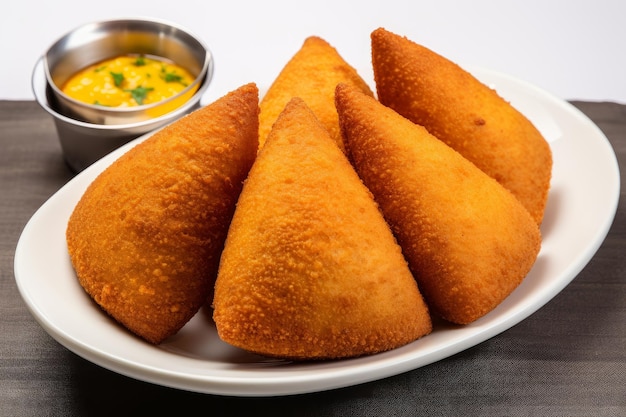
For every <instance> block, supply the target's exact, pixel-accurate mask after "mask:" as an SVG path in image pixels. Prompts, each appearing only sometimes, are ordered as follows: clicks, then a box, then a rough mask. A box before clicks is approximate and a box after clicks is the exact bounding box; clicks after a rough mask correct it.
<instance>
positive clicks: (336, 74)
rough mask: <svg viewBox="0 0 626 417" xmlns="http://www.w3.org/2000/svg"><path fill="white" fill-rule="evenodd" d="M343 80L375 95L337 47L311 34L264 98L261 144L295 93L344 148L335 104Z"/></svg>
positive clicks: (261, 116) (262, 104) (261, 144)
mask: <svg viewBox="0 0 626 417" xmlns="http://www.w3.org/2000/svg"><path fill="white" fill-rule="evenodd" d="M340 82H343V83H348V84H351V85H354V86H356V87H358V88H359V89H361V90H362V91H363V92H366V93H368V94H370V95H373V93H372V91H371V90H370V88H369V86H368V85H367V84H366V83H365V81H363V79H362V78H361V77H360V76H359V74H357V72H356V70H355V69H354V68H353V67H352V66H350V65H349V64H348V63H347V62H346V61H345V60H344V59H343V58H342V57H341V55H339V53H338V52H337V50H336V49H335V48H334V47H332V46H331V45H330V44H329V43H328V42H326V41H325V40H324V39H322V38H319V37H317V36H311V37H309V38H307V39H306V40H305V41H304V44H303V45H302V47H301V48H300V50H299V51H298V52H296V54H295V55H294V56H293V57H292V58H291V59H290V60H289V62H288V63H287V64H286V65H285V66H284V67H283V69H282V70H281V72H280V73H279V75H278V76H277V77H276V79H275V80H274V82H273V83H272V85H271V86H270V88H269V90H268V91H267V93H266V94H265V95H264V96H263V98H262V99H261V104H260V107H261V115H260V128H259V129H260V130H259V132H260V134H259V144H260V146H263V144H264V143H265V140H266V138H267V135H268V134H269V132H270V130H271V129H272V125H273V124H274V122H275V121H276V119H277V118H278V115H279V114H280V113H281V112H282V111H283V109H284V108H285V105H286V104H287V103H288V102H289V101H290V100H291V99H292V98H293V97H300V98H301V99H303V100H304V101H305V102H306V104H307V106H308V107H309V108H310V109H311V110H313V113H315V115H316V116H317V118H318V119H319V120H320V122H321V123H322V124H323V125H324V126H325V127H326V129H328V132H329V133H330V136H331V137H332V138H333V139H335V141H336V142H337V144H338V145H339V147H340V148H341V149H342V150H343V148H344V146H343V143H342V139H341V134H340V132H339V124H338V121H337V111H336V110H335V106H334V100H335V87H336V86H337V84H338V83H340Z"/></svg>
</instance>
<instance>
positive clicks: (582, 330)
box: [0, 101, 626, 416]
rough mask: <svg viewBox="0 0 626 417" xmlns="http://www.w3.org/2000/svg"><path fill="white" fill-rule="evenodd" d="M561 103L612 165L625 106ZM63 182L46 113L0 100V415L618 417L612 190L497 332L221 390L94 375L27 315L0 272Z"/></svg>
mask: <svg viewBox="0 0 626 417" xmlns="http://www.w3.org/2000/svg"><path fill="white" fill-rule="evenodd" d="M574 104H575V105H576V106H577V107H578V108H580V109H581V110H582V111H583V112H584V113H586V114H587V115H588V116H589V117H590V118H591V119H592V120H593V121H594V122H595V123H596V124H597V125H598V126H599V127H600V128H601V129H602V130H603V131H604V133H605V134H606V135H607V137H608V138H609V140H610V141H611V144H612V145H613V148H614V149H615V152H616V154H617V157H618V160H619V162H620V165H621V166H622V167H624V166H625V165H624V164H625V163H626V106H623V105H619V104H615V103H589V102H575V103H574ZM72 176H73V174H72V172H71V171H70V170H69V169H68V168H67V166H66V165H65V163H64V161H63V158H62V156H61V150H60V148H59V144H58V140H57V137H56V132H55V130H54V126H53V123H52V120H51V119H50V117H49V116H48V115H47V114H46V113H45V112H44V111H42V110H41V109H40V108H39V107H38V105H37V104H36V103H35V102H31V101H18V102H13V101H0V190H1V195H0V416H52V415H55V416H56V415H58V416H92V415H94V416H96V415H116V416H117V415H186V414H188V413H186V411H187V410H198V411H194V412H199V413H202V414H206V415H252V414H258V413H260V412H261V413H262V414H267V415H298V416H309V415H310V416H326V415H328V416H335V415H336V416H351V415H355V416H357V415H358V416H366V415H367V416H382V415H398V416H401V415H432V416H435V415H463V416H471V415H480V416H531V415H532V416H625V415H626V253H625V252H624V248H625V247H626V213H625V211H624V192H623V191H622V192H621V195H620V206H619V208H618V211H617V215H616V218H615V221H614V224H613V227H612V228H611V230H610V232H609V234H608V236H607V238H606V240H605V242H604V243H603V245H602V246H601V248H600V249H599V251H598V252H597V254H596V255H595V257H594V258H593V259H592V260H591V262H590V263H589V264H588V265H587V267H586V268H585V269H584V270H583V271H582V272H581V273H580V274H579V275H578V276H577V277H576V278H575V279H574V281H573V282H572V283H571V284H570V285H569V286H567V287H566V288H565V289H564V290H563V291H562V292H561V293H560V294H559V295H557V296H556V297H555V298H554V299H553V300H551V301H550V302H549V303H548V304H547V305H545V306H544V307H543V308H541V309H540V310H539V311H537V312H536V313H535V314H533V315H531V316H530V317H529V318H527V319H526V320H524V321H522V322H521V323H520V324H518V325H516V326H514V327H513V328H511V329H509V330H507V331H505V332H504V333H501V334H500V335H498V336H496V337H493V338H491V339H489V340H487V341H485V342H483V343H481V344H479V345H477V346H475V347H473V348H471V349H468V350H466V351H463V352H461V353H459V354H456V355H454V356H452V357H450V358H448V359H445V360H442V361H439V362H436V363H434V364H431V365H429V366H425V367H422V368H419V369H416V370H413V371H410V372H406V373H403V374H401V375H397V376H394V377H390V378H386V379H383V380H380V381H375V382H371V383H366V384H361V385H357V386H353V387H348V388H342V389H337V390H331V391H325V392H319V393H312V394H306V395H295V396H287V397H274V398H235V397H220V396H214V395H204V394H197V393H191V392H186V391H180V390H176V389H171V388H166V387H162V386H157V385H152V384H150V383H145V382H141V381H137V380H133V379H131V378H127V377H125V376H122V375H119V374H116V373H114V372H111V371H109V370H106V369H103V368H101V367H99V366H97V365H94V364H92V363H90V362H88V361H86V360H84V359H82V358H81V357H79V356H77V355H75V354H74V353H72V352H70V351H68V350H67V349H65V348H64V347H63V346H61V345H60V344H58V343H57V342H56V341H55V340H54V339H52V337H50V336H49V335H48V334H47V333H46V332H45V331H44V330H43V328H42V327H40V326H39V325H38V324H37V322H36V321H35V320H34V318H33V317H32V316H31V315H30V313H29V312H28V310H27V308H26V306H25V304H24V302H23V301H22V299H21V298H20V295H19V293H18V290H17V287H16V283H15V279H14V274H13V256H14V253H15V246H16V243H17V241H18V239H19V236H20V233H21V231H22V228H23V227H24V225H25V224H26V223H27V221H28V220H29V219H30V217H31V215H32V214H33V213H34V212H35V211H36V210H37V209H38V208H39V206H40V205H41V204H42V203H43V202H44V201H45V200H46V199H47V198H48V197H50V196H51V195H52V194H54V193H55V191H57V190H58V189H59V188H60V187H61V186H63V184H65V183H66V182H67V181H68V180H70V179H71V178H72ZM623 179H624V175H623V174H622V182H623ZM33 262H37V259H33ZM218 410H221V411H220V412H218ZM190 413H191V411H190V412H189V414H190Z"/></svg>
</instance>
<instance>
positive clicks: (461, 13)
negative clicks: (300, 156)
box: [0, 0, 626, 103]
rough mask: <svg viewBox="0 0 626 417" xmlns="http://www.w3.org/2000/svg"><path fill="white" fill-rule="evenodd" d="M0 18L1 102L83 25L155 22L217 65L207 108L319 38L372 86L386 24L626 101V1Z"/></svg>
mask: <svg viewBox="0 0 626 417" xmlns="http://www.w3.org/2000/svg"><path fill="white" fill-rule="evenodd" d="M2 9H3V10H2V12H0V60H2V65H1V66H0V71H1V72H2V74H1V76H0V99H20V100H21V99H33V94H32V90H31V80H30V78H31V72H32V69H33V66H34V65H35V63H36V61H37V59H38V58H39V57H40V55H42V54H43V53H44V51H45V50H46V49H47V48H48V47H49V46H50V45H51V44H52V43H53V42H54V41H55V40H56V39H57V38H59V37H61V36H62V35H64V34H65V33H66V32H67V31H69V30H70V29H73V28H75V27H77V26H80V25H82V24H84V23H88V22H92V21H97V20H102V19H111V18H122V17H154V18H158V19H166V20H168V21H171V22H174V23H177V24H179V25H182V26H183V27H185V28H187V29H189V30H190V31H191V32H193V33H195V34H196V35H198V36H199V37H200V38H201V39H202V40H203V41H204V42H205V43H206V44H207V45H208V46H209V48H210V49H211V51H212V52H213V55H214V57H215V65H216V72H215V76H214V78H213V84H212V85H211V87H209V90H208V91H207V93H206V95H205V101H207V100H213V99H214V98H217V97H220V96H221V95H223V94H225V93H226V92H228V91H230V90H233V89H235V88H237V87H239V86H240V85H242V84H244V83H247V82H256V83H257V84H258V85H259V87H260V88H263V87H267V86H268V85H269V84H270V83H271V82H272V80H273V79H274V77H275V76H276V75H277V73H278V71H279V70H280V69H281V68H282V66H283V65H284V64H285V63H286V61H287V60H288V59H289V58H290V57H291V56H292V55H293V54H294V53H295V52H296V51H297V50H298V49H299V48H300V46H301V45H302V42H303V40H304V39H305V38H306V37H307V36H309V35H318V36H321V37H323V38H324V39H326V40H327V41H328V42H329V43H331V44H332V45H333V46H335V47H336V48H337V50H338V51H339V53H340V54H341V55H342V56H343V57H344V58H345V59H346V60H347V61H348V62H349V63H350V64H351V65H353V66H354V67H356V68H357V69H358V70H359V72H360V74H361V75H362V76H363V78H364V79H365V80H366V81H368V83H370V84H371V85H372V79H373V78H372V74H371V69H370V44H369V41H370V40H369V35H370V33H371V32H372V30H374V29H376V28H377V27H385V28H386V29H388V30H390V31H392V32H395V33H397V34H400V35H404V36H407V37H408V38H409V39H411V40H413V41H415V42H417V43H421V44H423V45H425V46H427V47H429V48H431V49H433V50H435V51H436V52H438V53H440V54H442V55H444V56H446V57H448V58H450V59H451V60H453V61H455V62H457V63H459V64H460V65H462V66H464V67H469V68H471V67H473V66H479V67H485V68H489V69H493V70H497V71H501V72H504V73H507V74H509V75H512V76H514V77H517V78H520V79H522V80H525V81H527V82H530V83H532V84H534V85H536V86H538V87H540V88H542V89H544V90H546V91H548V92H550V93H552V94H554V95H556V96H557V97H560V98H563V99H567V100H572V99H580V100H590V101H617V102H621V103H626V46H625V45H626V1H621V0H593V1H592V0H588V1H582V0H524V1H506V0H443V1H433V0H431V1H409V0H406V1H399V0H376V1H372V0H356V1H355V0H352V1H345V2H342V1H340V0H315V1H308V2H301V1H295V0H292V1H284V0H283V1H281V0H264V1H243V0H220V1H211V0H203V1H200V0H195V1H194V0H178V1H177V0H167V1H163V0H149V1H148V0H106V1H101V2H89V1H84V0H82V1H79V0H47V1H40V0H11V1H8V2H5V3H4V4H3V7H2Z"/></svg>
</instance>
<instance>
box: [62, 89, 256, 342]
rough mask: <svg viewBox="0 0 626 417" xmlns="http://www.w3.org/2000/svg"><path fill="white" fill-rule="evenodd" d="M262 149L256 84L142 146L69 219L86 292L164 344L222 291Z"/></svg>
mask: <svg viewBox="0 0 626 417" xmlns="http://www.w3.org/2000/svg"><path fill="white" fill-rule="evenodd" d="M257 149H258V90H257V87H256V86H255V85H253V84H248V85H245V86H242V87H240V88H239V89H237V90H235V91H233V92H231V93H229V94H227V95H226V96H224V97H222V98H220V99H218V100H217V101H215V102H214V103H212V104H210V105H208V106H206V107H203V108H201V109H199V110H196V111H195V112H193V113H191V114H190V115H188V116H186V117H184V118H182V119H179V120H178V121H176V122H174V123H173V124H171V125H169V126H168V127H166V128H164V129H162V130H161V131H159V132H157V133H155V134H154V135H153V136H152V137H150V138H149V139H147V140H146V141H144V142H142V143H140V144H138V145H137V146H135V147H134V148H132V149H131V150H130V151H128V152H127V153H126V154H124V155H123V156H122V157H120V158H119V159H118V160H117V161H115V162H114V163H113V164H112V165H110V166H109V167H108V168H107V169H106V170H104V171H103V172H102V173H101V174H100V175H99V176H98V177H97V178H96V179H95V180H94V181H93V183H92V184H91V185H90V186H89V187H88V189H87V190H86V191H85V193H84V195H83V196H82V198H81V199H80V201H79V203H78V204H77V206H76V208H75V210H74V212H73V213H72V215H71V217H70V219H69V224H68V226H67V233H66V234H67V245H68V249H69V254H70V257H71V261H72V264H73V266H74V268H75V271H76V274H77V276H78V280H79V282H80V284H81V285H82V286H83V288H84V289H85V291H86V292H87V293H88V294H89V295H90V296H91V297H92V298H93V299H94V300H95V302H96V303H98V304H99V305H100V306H101V307H102V308H103V309H104V310H105V311H106V312H108V313H109V314H110V315H111V316H112V317H113V318H115V319H116V320H117V321H119V322H120V323H121V324H123V325H124V326H126V327H127V328H128V329H129V330H131V331H132V332H134V333H135V334H137V335H139V336H141V337H142V338H144V339H146V340H147V341H149V342H152V343H160V342H161V341H163V340H164V339H166V338H167V337H169V336H171V335H172V334H174V333H176V332H177V331H178V330H179V329H180V328H181V327H182V326H183V325H184V324H185V323H186V322H187V321H188V320H189V319H190V318H191V317H192V316H193V315H194V314H195V313H196V312H197V311H198V309H199V308H200V307H201V306H202V305H204V304H205V303H206V302H207V299H208V298H210V297H211V296H212V289H213V285H214V281H215V277H216V274H217V268H218V262H219V257H220V253H221V250H222V247H223V242H224V239H225V238H226V233H227V229H228V225H229V224H230V220H231V218H232V214H233V212H234V208H235V203H236V201H237V198H238V196H239V193H240V191H241V187H242V183H243V181H244V179H245V177H246V176H247V173H248V170H249V169H250V167H251V165H252V163H253V161H254V158H255V157H256V152H257Z"/></svg>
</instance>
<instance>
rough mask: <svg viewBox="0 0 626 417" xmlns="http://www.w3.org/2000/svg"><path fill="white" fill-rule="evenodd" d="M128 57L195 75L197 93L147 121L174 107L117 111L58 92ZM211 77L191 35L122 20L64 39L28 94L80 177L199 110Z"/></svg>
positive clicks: (204, 51)
mask: <svg viewBox="0 0 626 417" xmlns="http://www.w3.org/2000/svg"><path fill="white" fill-rule="evenodd" d="M128 53H139V54H146V55H157V56H160V57H163V58H168V59H171V60H173V61H174V62H176V63H177V64H179V65H182V66H184V67H185V68H187V69H188V70H189V71H191V73H192V74H194V75H196V81H195V83H197V85H198V89H197V90H196V91H195V93H193V94H191V96H190V97H189V93H188V94H187V96H184V100H183V101H182V104H180V105H179V106H178V107H176V108H175V109H174V110H172V111H170V112H169V113H166V114H163V115H161V116H157V117H155V116H151V114H153V113H152V111H153V110H154V109H155V107H157V106H161V105H171V104H172V103H163V102H160V103H154V104H152V105H145V106H137V107H126V108H119V109H116V108H111V107H104V106H94V105H89V104H86V103H81V102H78V101H77V100H74V99H71V98H70V97H68V96H66V95H65V94H63V92H62V91H61V90H60V88H59V86H60V85H62V84H63V82H64V81H65V80H66V79H67V78H69V77H70V76H71V75H73V74H74V73H75V72H76V71H78V70H80V69H82V68H84V67H85V66H88V65H91V64H93V63H95V62H98V61H102V60H103V59H107V58H110V57H113V56H117V55H123V54H128ZM212 77H213V59H212V56H211V53H210V52H209V50H208V48H206V47H205V46H204V45H203V44H202V43H201V42H200V41H199V40H198V39H197V38H195V37H194V36H192V35H190V34H189V32H187V31H185V30H183V29H181V28H179V27H177V26H175V25H173V24H170V23H165V22H162V21H152V20H142V19H125V20H111V21H104V22H98V23H92V24H88V25H85V26H82V27H80V28H78V29H76V30H74V31H71V32H69V33H68V34H67V35H65V36H63V37H62V38H61V39H59V40H58V41H57V42H55V43H54V44H53V45H52V47H51V48H50V49H49V50H48V51H47V52H46V53H45V54H44V55H43V56H42V57H41V58H40V59H39V60H38V61H37V64H36V65H35V68H34V70H33V75H32V88H33V92H34V94H35V98H36V100H37V101H38V103H39V105H40V106H41V107H42V108H43V109H44V110H46V111H47V112H48V113H49V114H50V115H51V116H52V117H53V119H54V122H55V127H56V130H57V133H58V136H59V141H60V143H61V148H62V150H63V155H64V157H65V160H66V161H67V163H68V165H69V166H70V167H71V168H72V169H73V170H74V171H76V172H80V171H82V170H83V169H85V168H86V167H87V166H89V165H91V164H92V163H93V162H95V161H96V160H98V159H100V158H101V157H103V156H104V155H106V154H107V153H109V152H111V151H112V150H114V149H116V148H118V147H119V146H121V145H123V144H124V143H126V142H128V141H130V140H131V139H134V138H137V137H139V136H141V135H143V134H145V133H148V132H150V131H152V130H155V129H157V128H160V127H162V126H164V125H166V124H169V123H171V122H173V121H174V120H176V119H178V118H180V117H181V116H183V115H184V114H186V113H189V112H190V111H192V110H194V109H196V108H197V107H199V105H200V99H201V98H202V95H203V94H204V92H205V91H206V89H207V88H208V86H209V84H210V81H211V79H212ZM188 88H191V86H190V87H188ZM185 91H187V90H185ZM184 93H185V92H182V93H180V94H179V96H180V95H183V94H184ZM166 101H167V100H166Z"/></svg>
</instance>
